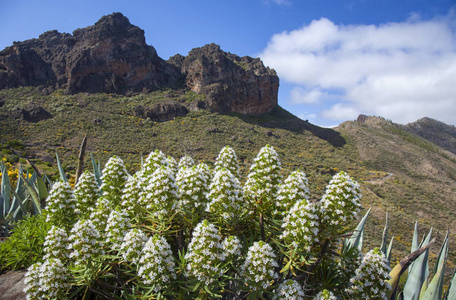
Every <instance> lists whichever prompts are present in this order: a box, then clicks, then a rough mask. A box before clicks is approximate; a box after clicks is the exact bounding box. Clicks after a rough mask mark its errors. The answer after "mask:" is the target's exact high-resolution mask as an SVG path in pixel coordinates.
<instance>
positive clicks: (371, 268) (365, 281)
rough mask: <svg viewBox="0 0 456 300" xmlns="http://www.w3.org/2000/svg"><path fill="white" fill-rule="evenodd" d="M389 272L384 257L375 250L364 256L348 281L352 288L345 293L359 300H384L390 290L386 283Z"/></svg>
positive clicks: (378, 250)
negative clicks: (353, 275)
mask: <svg viewBox="0 0 456 300" xmlns="http://www.w3.org/2000/svg"><path fill="white" fill-rule="evenodd" d="M390 271H391V269H390V267H389V265H388V261H387V259H386V257H385V255H384V254H383V252H381V251H380V249H378V248H375V249H373V250H371V251H369V252H368V253H367V254H366V255H365V256H364V258H363V261H362V262H361V265H360V266H359V267H358V269H356V275H355V277H353V278H352V279H350V283H351V284H352V286H351V287H350V288H348V289H347V292H348V293H349V294H350V295H352V296H354V297H357V298H360V299H374V300H377V299H379V300H386V299H388V298H387V296H386V294H387V292H388V291H389V290H390V289H391V286H390V285H389V284H388V283H387V282H386V281H387V280H389V279H390V276H389V272H390Z"/></svg>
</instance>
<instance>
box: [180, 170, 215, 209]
mask: <svg viewBox="0 0 456 300" xmlns="http://www.w3.org/2000/svg"><path fill="white" fill-rule="evenodd" d="M176 185H177V186H178V187H179V204H178V206H179V208H180V209H181V210H182V211H189V212H192V211H194V210H202V209H203V207H205V206H206V203H207V199H206V195H207V193H208V190H209V189H208V185H207V178H206V175H205V174H204V172H203V170H202V169H201V168H198V167H197V166H193V167H187V168H182V169H180V170H179V172H178V173H177V177H176Z"/></svg>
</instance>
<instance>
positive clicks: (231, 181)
mask: <svg viewBox="0 0 456 300" xmlns="http://www.w3.org/2000/svg"><path fill="white" fill-rule="evenodd" d="M207 199H208V200H209V203H208V204H207V208H206V211H207V212H211V213H214V214H217V215H219V216H221V217H222V218H223V219H224V220H232V219H234V218H235V217H239V215H241V214H242V212H243V211H244V210H245V202H244V199H243V194H242V187H241V183H240V182H239V180H238V179H237V178H236V177H234V175H233V173H231V172H230V171H229V170H227V169H220V170H219V171H217V172H216V173H215V175H214V178H212V182H211V184H210V185H209V193H208V194H207Z"/></svg>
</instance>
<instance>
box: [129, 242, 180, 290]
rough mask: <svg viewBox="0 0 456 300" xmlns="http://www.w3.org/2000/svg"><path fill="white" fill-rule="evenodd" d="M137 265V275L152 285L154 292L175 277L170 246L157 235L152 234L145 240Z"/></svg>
mask: <svg viewBox="0 0 456 300" xmlns="http://www.w3.org/2000/svg"><path fill="white" fill-rule="evenodd" d="M138 266H139V269H138V276H139V277H140V278H141V280H142V282H143V283H144V284H148V285H153V290H154V291H156V292H158V291H160V290H163V289H164V288H165V287H166V286H167V285H169V284H170V283H171V279H176V272H175V271H174V266H175V263H174V258H173V252H172V251H171V246H170V245H169V244H168V242H167V241H166V240H165V238H163V237H161V236H159V235H154V236H153V237H151V238H150V239H149V240H148V241H147V242H146V245H145V246H144V248H143V250H142V256H141V258H140V260H139V262H138Z"/></svg>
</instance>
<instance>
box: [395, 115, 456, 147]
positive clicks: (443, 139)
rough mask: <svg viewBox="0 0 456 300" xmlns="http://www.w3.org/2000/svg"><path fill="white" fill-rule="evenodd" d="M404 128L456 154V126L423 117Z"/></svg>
mask: <svg viewBox="0 0 456 300" xmlns="http://www.w3.org/2000/svg"><path fill="white" fill-rule="evenodd" d="M403 128H404V129H405V130H407V131H409V132H411V133H413V134H416V135H419V136H421V137H422V138H424V139H426V140H428V141H431V142H433V143H434V144H436V145H439V146H440V147H442V148H444V149H446V150H448V151H450V152H452V153H454V154H456V127H454V126H452V125H448V124H445V123H443V122H440V121H437V120H434V119H431V118H422V119H419V120H418V121H416V122H413V123H409V124H407V125H405V126H403Z"/></svg>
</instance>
